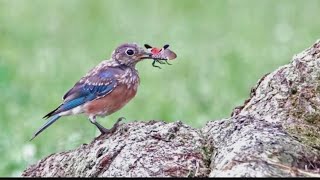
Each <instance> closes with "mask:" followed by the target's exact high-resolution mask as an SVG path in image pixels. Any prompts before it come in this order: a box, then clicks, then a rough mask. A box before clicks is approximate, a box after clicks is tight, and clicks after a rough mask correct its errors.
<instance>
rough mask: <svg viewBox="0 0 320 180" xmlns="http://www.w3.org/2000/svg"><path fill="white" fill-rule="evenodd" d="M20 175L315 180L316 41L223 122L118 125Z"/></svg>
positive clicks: (319, 122) (319, 81) (319, 107)
mask: <svg viewBox="0 0 320 180" xmlns="http://www.w3.org/2000/svg"><path fill="white" fill-rule="evenodd" d="M22 176H31V177H35V176H72V177H78V176H81V177H97V176H99V177H106V176H130V177H137V176H149V177H159V176H161V177H168V176H169V177H170V176H177V177H221V176H232V177H243V176H247V177H267V176H309V177H310V176H315V177H320V40H318V41H317V42H316V43H315V44H314V45H313V46H311V47H310V48H308V49H306V50H305V51H303V52H301V53H300V54H298V55H296V56H294V57H293V60H292V61H291V63H290V64H287V65H284V66H282V67H279V68H278V69H277V70H275V71H274V72H272V73H269V74H266V75H265V76H264V77H262V78H261V79H260V80H259V81H258V82H257V85H256V86H255V87H254V88H252V90H251V93H250V97H249V99H247V100H246V101H245V102H244V104H243V105H242V106H238V107H236V108H235V109H234V110H233V112H232V115H231V117H230V118H228V119H222V120H217V121H209V122H208V123H207V124H206V125H205V126H204V127H203V128H202V129H195V128H192V127H190V126H188V125H185V124H183V123H182V122H180V121H178V122H174V123H165V122H161V121H150V122H132V123H127V124H122V125H120V127H119V128H118V129H117V130H116V132H114V133H113V134H110V135H104V136H99V137H97V138H96V139H94V140H93V141H92V142H91V143H90V144H88V145H86V144H84V145H81V146H80V147H78V148H77V149H74V150H71V151H67V152H61V153H56V154H52V155H50V156H48V157H46V158H44V159H42V160H40V161H39V162H38V163H37V164H35V165H31V166H30V167H28V168H27V169H26V170H25V171H24V172H23V174H22Z"/></svg>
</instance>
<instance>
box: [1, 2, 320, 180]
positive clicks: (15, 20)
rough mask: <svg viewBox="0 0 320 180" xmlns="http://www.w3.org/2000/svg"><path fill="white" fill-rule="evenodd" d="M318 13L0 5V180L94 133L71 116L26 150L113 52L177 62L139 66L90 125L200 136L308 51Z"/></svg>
mask: <svg viewBox="0 0 320 180" xmlns="http://www.w3.org/2000/svg"><path fill="white" fill-rule="evenodd" d="M319 12H320V1H317V0H315V1H312V0H308V1H303V0H299V1H297V0H264V1H262V0H260V1H256V0H250V1H249V0H247V1H245V0H241V1H236V0H234V1H223V0H219V1H218V0H216V1H214V0H205V1H199V0H175V1H173V0H157V1H156V0H127V1H124V0H0V91H1V100H0V107H1V108H0V127H1V129H0V137H1V140H0V152H1V153H0V159H1V163H0V176H20V175H21V172H22V171H23V170H24V169H25V168H26V167H27V165H28V164H32V163H35V162H36V161H37V160H39V159H41V158H43V157H45V156H47V155H49V154H51V153H54V152H59V151H65V150H69V149H73V148H76V147H77V146H79V145H80V144H82V143H89V142H90V141H91V140H92V139H93V138H94V137H95V136H97V135H98V134H99V133H98V131H97V130H96V128H95V127H94V126H93V125H92V124H90V123H89V122H88V120H87V118H86V117H85V116H81V115H80V116H76V117H65V118H63V119H61V120H59V121H58V122H57V123H55V124H54V125H52V126H51V127H50V128H49V129H48V130H46V131H45V132H44V133H43V134H41V135H40V136H39V137H38V138H36V139H35V140H34V141H32V142H29V139H30V137H31V136H32V134H33V133H34V131H35V130H37V129H38V128H39V127H40V126H41V125H42V124H43V123H44V120H42V119H41V118H42V116H43V115H45V114H46V113H47V112H49V111H50V110H52V109H54V108H55V107H56V106H57V105H59V104H60V102H61V97H62V95H63V94H64V93H65V92H66V91H67V90H68V89H69V88H71V87H72V86H73V85H74V83H75V82H76V81H78V80H79V78H80V77H82V76H83V75H84V74H85V73H86V72H87V71H88V70H89V69H91V68H92V67H93V66H95V65H97V64H98V63H99V62H100V61H101V60H103V59H108V58H109V57H110V54H111V52H112V51H113V49H114V48H115V47H116V46H118V45H119V44H121V43H124V42H137V43H139V44H144V43H149V44H151V45H154V46H162V45H164V44H166V43H168V44H170V45H171V49H172V50H174V51H176V53H177V54H178V58H177V59H176V61H174V62H173V64H174V65H172V66H162V69H161V70H159V69H156V68H153V67H152V66H151V61H150V62H143V63H140V64H139V65H138V67H137V68H138V70H139V72H140V77H141V85H140V88H139V91H138V94H137V96H136V98H135V99H134V100H133V101H131V102H130V103H129V104H128V105H127V106H125V107H124V108H123V109H122V110H120V111H118V112H116V113H115V114H113V115H111V116H109V117H107V118H105V119H99V122H101V123H102V124H103V125H105V126H106V127H111V126H112V124H113V123H114V122H115V120H116V119H117V118H118V117H121V116H124V117H126V118H127V120H126V121H125V122H130V121H134V120H140V121H148V120H151V119H156V120H165V121H167V122H172V121H176V120H181V121H183V122H184V123H187V124H189V125H191V126H193V127H201V126H203V125H204V124H205V123H206V122H207V121H209V120H215V119H220V118H224V117H229V115H230V113H231V111H232V108H233V107H235V106H237V105H241V104H242V103H243V101H244V100H245V99H246V98H247V97H248V95H249V91H250V88H251V87H252V86H254V85H255V83H256V82H257V80H258V79H259V78H260V77H261V76H262V75H264V74H265V73H267V72H270V71H273V70H274V69H276V68H277V67H278V66H280V65H283V64H286V63H288V62H289V61H290V59H291V57H292V56H293V55H294V54H296V53H298V52H300V51H301V50H303V49H305V48H307V47H309V46H310V45H312V43H314V42H315V40H316V39H317V38H319V37H320V32H319V29H320V23H319V20H318V19H317V18H318V17H319Z"/></svg>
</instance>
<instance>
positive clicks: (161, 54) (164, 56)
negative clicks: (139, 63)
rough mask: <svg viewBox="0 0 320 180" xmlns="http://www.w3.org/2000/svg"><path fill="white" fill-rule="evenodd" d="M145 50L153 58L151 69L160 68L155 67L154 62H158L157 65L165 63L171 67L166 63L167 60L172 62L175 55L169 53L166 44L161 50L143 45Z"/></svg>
mask: <svg viewBox="0 0 320 180" xmlns="http://www.w3.org/2000/svg"><path fill="white" fill-rule="evenodd" d="M144 47H145V48H147V50H148V51H149V52H150V53H152V56H153V62H152V66H153V67H157V68H160V69H161V67H160V66H157V65H155V63H156V62H158V63H159V64H164V62H161V60H162V61H165V62H166V63H167V64H168V65H171V64H170V63H168V60H173V59H175V58H176V57H177V55H176V53H174V52H173V51H171V50H170V49H169V45H168V44H166V45H164V46H163V47H162V48H157V47H152V46H150V45H148V44H145V45H144Z"/></svg>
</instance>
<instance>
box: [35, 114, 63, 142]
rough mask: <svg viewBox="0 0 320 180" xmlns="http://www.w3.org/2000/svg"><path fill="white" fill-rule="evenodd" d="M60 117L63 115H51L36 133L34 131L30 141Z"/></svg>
mask: <svg viewBox="0 0 320 180" xmlns="http://www.w3.org/2000/svg"><path fill="white" fill-rule="evenodd" d="M60 117H61V116H60V115H58V114H56V115H54V116H52V117H50V119H49V120H48V121H47V122H46V123H45V124H44V125H43V126H42V127H41V128H40V129H39V130H38V131H37V132H36V133H34V135H33V137H32V138H31V139H30V141H31V140H33V139H34V138H35V137H36V136H38V135H39V134H40V133H41V132H42V131H43V130H45V129H46V128H47V127H49V126H50V125H51V124H53V123H54V122H55V121H56V120H58V119H59V118H60Z"/></svg>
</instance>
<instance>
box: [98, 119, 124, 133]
mask: <svg viewBox="0 0 320 180" xmlns="http://www.w3.org/2000/svg"><path fill="white" fill-rule="evenodd" d="M123 119H125V118H124V117H121V118H119V119H118V120H117V122H116V123H115V124H114V125H113V126H112V128H111V129H107V128H105V127H103V126H102V125H100V124H99V123H96V124H95V125H96V126H97V128H98V129H99V131H100V132H101V134H111V133H114V132H115V131H116V130H117V128H118V127H119V125H120V124H119V123H120V122H121V121H122V120H123Z"/></svg>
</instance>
